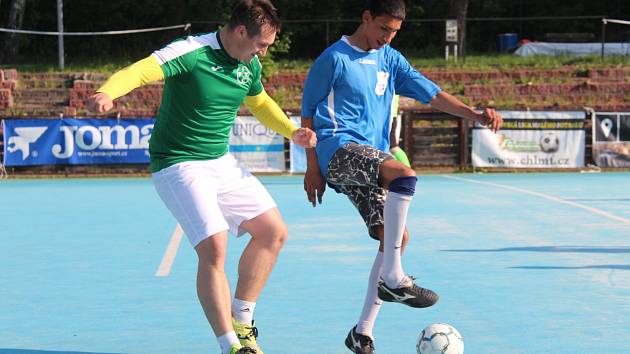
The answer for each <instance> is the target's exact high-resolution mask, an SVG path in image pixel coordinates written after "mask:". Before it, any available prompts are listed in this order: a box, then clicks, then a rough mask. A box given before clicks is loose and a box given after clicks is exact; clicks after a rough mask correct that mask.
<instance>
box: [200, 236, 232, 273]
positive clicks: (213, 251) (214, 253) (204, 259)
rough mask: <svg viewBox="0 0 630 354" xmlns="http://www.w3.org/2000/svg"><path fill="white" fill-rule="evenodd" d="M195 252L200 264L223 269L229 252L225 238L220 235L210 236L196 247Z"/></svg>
mask: <svg viewBox="0 0 630 354" xmlns="http://www.w3.org/2000/svg"><path fill="white" fill-rule="evenodd" d="M195 251H196V252H197V256H198V257H199V263H200V264H203V265H206V266H221V267H222V266H223V264H224V263H225V257H226V252H227V247H226V244H225V236H223V235H219V234H217V235H213V236H210V237H208V238H206V239H204V240H203V241H201V242H200V243H199V244H198V245H197V246H195Z"/></svg>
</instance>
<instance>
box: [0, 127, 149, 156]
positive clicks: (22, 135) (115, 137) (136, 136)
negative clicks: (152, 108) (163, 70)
mask: <svg viewBox="0 0 630 354" xmlns="http://www.w3.org/2000/svg"><path fill="white" fill-rule="evenodd" d="M3 123H4V124H3V126H4V132H3V133H4V165H5V166H33V165H52V164H66V165H78V164H99V165H103V164H138V163H148V162H149V150H148V149H149V138H150V137H151V131H152V130H153V123H154V120H153V119H5V120H4V121H3Z"/></svg>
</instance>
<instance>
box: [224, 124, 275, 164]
mask: <svg viewBox="0 0 630 354" xmlns="http://www.w3.org/2000/svg"><path fill="white" fill-rule="evenodd" d="M230 153H231V154H232V155H234V157H235V158H236V159H237V160H238V161H239V162H240V163H241V165H243V167H245V168H246V169H247V170H249V171H251V172H284V171H285V170H286V168H285V161H284V137H283V136H282V135H280V134H278V133H276V132H275V131H273V130H271V129H269V128H267V127H265V126H264V125H263V124H262V123H260V122H259V121H258V120H257V119H256V118H255V117H251V116H242V117H241V116H239V117H236V121H235V122H234V127H233V128H232V136H231V137H230Z"/></svg>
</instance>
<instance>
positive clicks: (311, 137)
mask: <svg viewBox="0 0 630 354" xmlns="http://www.w3.org/2000/svg"><path fill="white" fill-rule="evenodd" d="M291 140H293V142H294V143H296V144H298V145H300V146H301V147H304V148H313V147H315V144H317V135H315V132H314V131H312V130H310V129H308V128H300V129H298V130H296V131H295V132H294V133H293V135H292V136H291Z"/></svg>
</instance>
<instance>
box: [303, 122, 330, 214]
mask: <svg viewBox="0 0 630 354" xmlns="http://www.w3.org/2000/svg"><path fill="white" fill-rule="evenodd" d="M301 125H302V128H307V129H309V130H312V128H313V121H312V119H310V118H304V117H303V118H302V123H301ZM325 190H326V182H325V181H324V177H323V176H322V173H321V170H320V169H319V164H318V161H317V153H316V152H315V149H314V148H307V149H306V173H305V174H304V191H305V192H306V197H307V199H308V201H309V202H310V203H311V204H312V205H313V207H315V206H316V205H317V202H319V204H321V203H322V197H323V195H324V191H325Z"/></svg>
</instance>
